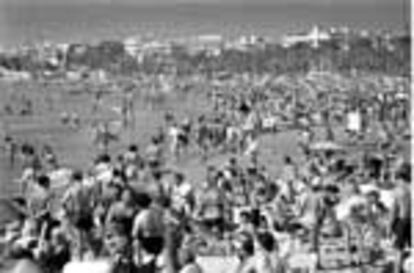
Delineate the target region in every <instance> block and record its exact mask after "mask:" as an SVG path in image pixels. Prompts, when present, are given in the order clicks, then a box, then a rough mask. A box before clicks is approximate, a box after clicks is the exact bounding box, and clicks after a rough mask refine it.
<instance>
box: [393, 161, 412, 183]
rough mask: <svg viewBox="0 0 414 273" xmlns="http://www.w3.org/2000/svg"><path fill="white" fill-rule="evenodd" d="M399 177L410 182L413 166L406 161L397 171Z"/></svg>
mask: <svg viewBox="0 0 414 273" xmlns="http://www.w3.org/2000/svg"><path fill="white" fill-rule="evenodd" d="M396 178H397V179H401V180H402V181H404V182H407V183H410V182H411V168H410V165H409V164H407V163H404V164H403V165H402V166H401V167H400V169H399V170H398V171H397V174H396Z"/></svg>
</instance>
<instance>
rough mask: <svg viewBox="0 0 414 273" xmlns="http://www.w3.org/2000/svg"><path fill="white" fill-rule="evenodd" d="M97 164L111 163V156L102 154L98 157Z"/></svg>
mask: <svg viewBox="0 0 414 273" xmlns="http://www.w3.org/2000/svg"><path fill="white" fill-rule="evenodd" d="M96 162H97V163H110V162H111V156H110V155H108V154H101V155H99V156H98V158H97V160H96Z"/></svg>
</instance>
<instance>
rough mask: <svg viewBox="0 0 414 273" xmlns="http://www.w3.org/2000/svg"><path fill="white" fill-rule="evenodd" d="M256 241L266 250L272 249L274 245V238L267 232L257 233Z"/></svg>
mask: <svg viewBox="0 0 414 273" xmlns="http://www.w3.org/2000/svg"><path fill="white" fill-rule="evenodd" d="M257 241H258V242H259V244H260V246H261V247H263V248H264V249H265V250H266V251H268V252H271V251H273V250H274V249H275V247H276V241H275V238H274V237H273V235H272V234H270V233H269V232H261V233H259V234H258V235H257Z"/></svg>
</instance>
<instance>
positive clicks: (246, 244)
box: [242, 238, 254, 255]
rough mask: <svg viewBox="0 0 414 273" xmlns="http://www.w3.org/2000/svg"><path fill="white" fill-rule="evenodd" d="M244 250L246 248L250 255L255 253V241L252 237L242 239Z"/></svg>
mask: <svg viewBox="0 0 414 273" xmlns="http://www.w3.org/2000/svg"><path fill="white" fill-rule="evenodd" d="M242 250H244V251H245V252H246V253H247V254H248V255H253V254H254V242H253V240H252V239H251V238H246V239H244V240H243V241H242Z"/></svg>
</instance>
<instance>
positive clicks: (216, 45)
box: [186, 34, 224, 56]
mask: <svg viewBox="0 0 414 273" xmlns="http://www.w3.org/2000/svg"><path fill="white" fill-rule="evenodd" d="M223 46H224V39H223V37H222V36H221V35H215V34H210V35H200V36H197V37H194V38H191V39H189V40H187V41H186V47H187V49H188V51H189V53H190V54H197V53H199V52H206V53H207V54H208V55H212V56H219V55H220V54H221V51H222V49H223Z"/></svg>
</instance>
